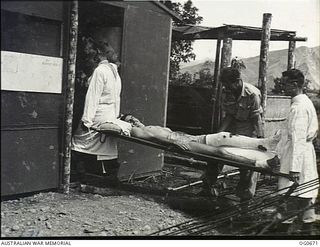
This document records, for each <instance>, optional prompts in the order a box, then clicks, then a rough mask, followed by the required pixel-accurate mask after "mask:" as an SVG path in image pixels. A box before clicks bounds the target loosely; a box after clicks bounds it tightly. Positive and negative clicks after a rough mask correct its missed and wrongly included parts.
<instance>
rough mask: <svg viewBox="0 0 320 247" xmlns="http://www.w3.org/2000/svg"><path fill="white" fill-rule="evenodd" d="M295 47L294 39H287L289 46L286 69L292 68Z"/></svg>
mask: <svg viewBox="0 0 320 247" xmlns="http://www.w3.org/2000/svg"><path fill="white" fill-rule="evenodd" d="M295 48H296V42H295V41H289V48H288V66H287V69H288V70H289V69H294V63H295V57H294V50H295Z"/></svg>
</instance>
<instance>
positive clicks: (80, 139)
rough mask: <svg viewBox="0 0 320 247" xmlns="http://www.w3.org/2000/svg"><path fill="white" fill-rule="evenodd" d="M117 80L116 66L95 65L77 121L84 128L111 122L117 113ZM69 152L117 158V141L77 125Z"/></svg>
mask: <svg viewBox="0 0 320 247" xmlns="http://www.w3.org/2000/svg"><path fill="white" fill-rule="evenodd" d="M120 93H121V79H120V76H119V74H118V71H117V66H116V65H115V64H113V63H109V62H108V61H106V60H104V61H102V62H100V63H99V65H98V67H97V68H96V69H95V70H94V72H93V74H92V76H91V77H90V78H89V87H88V91H87V94H86V99H85V105H84V111H83V116H82V118H81V121H82V122H83V124H84V125H85V126H86V127H87V128H90V127H97V126H99V125H100V124H101V123H106V122H113V121H114V120H115V119H116V118H117V117H118V116H119V113H120ZM71 149H72V150H75V151H78V152H82V153H87V154H93V155H97V156H98V157H97V158H98V160H110V159H116V158H117V157H118V150H117V142H116V139H115V138H114V137H111V136H105V135H103V136H101V134H99V133H97V132H95V131H92V130H83V129H82V128H81V127H80V126H79V127H78V129H77V130H76V131H75V134H74V136H73V137H72V146H71Z"/></svg>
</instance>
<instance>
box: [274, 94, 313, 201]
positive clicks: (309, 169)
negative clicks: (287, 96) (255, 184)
mask: <svg viewBox="0 0 320 247" xmlns="http://www.w3.org/2000/svg"><path fill="white" fill-rule="evenodd" d="M318 127H319V125H318V118H317V114H316V110H315V108H314V106H313V104H312V101H311V100H310V99H309V98H308V97H307V96H306V95H305V94H299V95H297V96H295V97H294V98H293V99H292V104H291V108H290V113H289V117H288V127H287V133H286V136H285V137H286V138H287V140H286V142H285V145H284V148H283V149H282V152H281V153H280V162H281V166H280V172H283V173H286V174H289V172H290V171H292V172H299V173H300V177H299V183H300V184H303V183H306V182H308V181H311V180H313V179H317V178H318V172H317V163H316V155H315V151H314V147H313V145H312V141H313V140H314V138H315V137H316V136H317V131H318ZM291 184H292V182H290V181H289V180H288V179H286V178H279V189H282V188H285V187H288V186H290V185H291ZM307 190H310V188H308V189H306V190H304V191H299V192H297V193H295V194H294V195H298V194H301V193H302V192H306V191H307ZM317 194H318V189H315V188H314V190H312V191H309V192H307V193H305V194H301V195H299V197H304V198H315V197H317Z"/></svg>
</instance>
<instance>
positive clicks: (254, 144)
mask: <svg viewBox="0 0 320 247" xmlns="http://www.w3.org/2000/svg"><path fill="white" fill-rule="evenodd" d="M280 139H281V132H277V133H276V134H275V135H274V136H272V137H269V138H263V139H257V138H252V137H247V136H242V135H232V134H231V133H229V132H220V133H217V134H209V135H207V136H206V144H207V145H210V146H213V147H220V146H230V147H240V148H249V149H258V150H259V149H260V150H264V151H274V150H275V149H276V146H277V144H278V142H279V141H280Z"/></svg>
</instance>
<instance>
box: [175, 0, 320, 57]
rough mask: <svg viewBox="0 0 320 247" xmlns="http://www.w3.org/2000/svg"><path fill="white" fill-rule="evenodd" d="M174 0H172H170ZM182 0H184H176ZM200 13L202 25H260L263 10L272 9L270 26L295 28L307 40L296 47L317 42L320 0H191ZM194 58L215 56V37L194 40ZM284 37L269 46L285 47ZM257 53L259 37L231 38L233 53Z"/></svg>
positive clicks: (178, 0)
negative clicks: (233, 39) (256, 39)
mask: <svg viewBox="0 0 320 247" xmlns="http://www.w3.org/2000/svg"><path fill="white" fill-rule="evenodd" d="M173 1H174V0H173ZM175 1H176V2H180V3H184V2H186V0H175ZM192 2H193V5H194V6H196V7H197V8H198V9H199V11H198V14H199V15H200V16H202V17H203V21H202V23H201V24H200V25H201V26H208V27H217V26H222V25H223V24H237V25H245V26H254V27H262V18H263V13H271V14H272V19H271V28H274V29H281V30H288V31H296V35H297V36H299V37H307V38H308V41H307V42H297V43H296V47H299V46H308V47H315V46H319V45H320V1H319V0H210V1H209V0H192ZM193 47H194V53H195V54H196V60H203V59H206V58H210V59H213V58H214V57H215V49H216V41H214V40H197V41H195V43H194V45H193ZM287 48H288V42H287V41H271V42H270V46H269V50H270V51H272V50H280V49H287ZM259 54H260V41H233V43H232V56H233V57H235V56H237V57H239V58H245V57H253V56H258V55H259Z"/></svg>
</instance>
